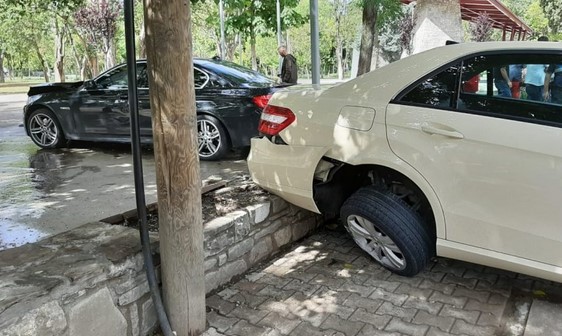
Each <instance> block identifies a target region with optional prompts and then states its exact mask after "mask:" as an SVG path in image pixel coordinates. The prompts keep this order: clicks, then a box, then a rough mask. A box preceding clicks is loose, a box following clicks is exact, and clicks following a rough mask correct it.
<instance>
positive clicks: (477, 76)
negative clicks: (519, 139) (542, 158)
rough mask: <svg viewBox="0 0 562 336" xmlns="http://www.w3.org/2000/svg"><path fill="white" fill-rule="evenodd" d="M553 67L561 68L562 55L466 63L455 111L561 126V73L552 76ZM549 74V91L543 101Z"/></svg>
mask: <svg viewBox="0 0 562 336" xmlns="http://www.w3.org/2000/svg"><path fill="white" fill-rule="evenodd" d="M557 64H561V65H562V55H556V54H542V55H541V54H537V53H532V54H530V53H529V54H519V55H518V54H500V55H482V56H476V57H471V58H469V59H466V60H464V62H463V66H462V76H461V86H460V95H459V99H458V109H459V110H461V111H467V112H477V113H484V114H488V115H490V116H497V117H502V118H511V119H515V120H520V121H527V122H537V123H547V124H554V125H557V126H562V109H561V105H562V72H561V73H560V75H556V70H555V69H556V65H557ZM549 69H550V70H549ZM561 70H562V66H561ZM549 71H550V77H551V82H549V87H550V90H549V95H548V96H547V99H545V96H544V85H545V79H547V78H548V77H549V76H548V75H549ZM558 76H559V77H558ZM557 79H558V80H559V81H560V83H559V85H557V82H556V80H557Z"/></svg>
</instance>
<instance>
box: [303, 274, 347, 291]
mask: <svg viewBox="0 0 562 336" xmlns="http://www.w3.org/2000/svg"><path fill="white" fill-rule="evenodd" d="M344 283H345V280H342V279H337V278H333V277H329V276H326V275H324V274H318V275H317V276H315V277H314V279H312V280H311V281H310V282H309V284H312V285H320V286H326V287H329V288H339V287H341V286H342V285H343V284H344Z"/></svg>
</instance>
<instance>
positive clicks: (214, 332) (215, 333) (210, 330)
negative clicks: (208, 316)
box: [201, 327, 224, 336]
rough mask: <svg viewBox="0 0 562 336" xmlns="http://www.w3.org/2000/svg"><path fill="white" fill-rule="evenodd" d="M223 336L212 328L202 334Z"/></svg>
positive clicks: (202, 335) (205, 335)
mask: <svg viewBox="0 0 562 336" xmlns="http://www.w3.org/2000/svg"><path fill="white" fill-rule="evenodd" d="M223 335H224V334H223V333H220V332H218V331H217V329H215V328H212V327H211V328H209V329H207V330H205V332H204V333H202V334H201V336H223Z"/></svg>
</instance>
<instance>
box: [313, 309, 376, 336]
mask: <svg viewBox="0 0 562 336" xmlns="http://www.w3.org/2000/svg"><path fill="white" fill-rule="evenodd" d="M364 325H365V324H364V323H363V322H356V321H348V320H345V319H342V318H340V317H339V316H337V315H333V314H330V315H328V317H327V318H326V320H324V322H323V323H322V325H320V327H321V328H323V329H333V330H336V331H340V332H342V333H343V334H344V335H346V336H355V335H357V334H358V333H359V330H361V329H362V328H363V326H364Z"/></svg>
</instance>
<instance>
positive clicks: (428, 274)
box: [416, 270, 445, 283]
mask: <svg viewBox="0 0 562 336" xmlns="http://www.w3.org/2000/svg"><path fill="white" fill-rule="evenodd" d="M416 276H417V277H421V278H424V279H425V280H430V281H433V282H437V283H439V282H441V280H443V278H444V277H445V273H442V272H435V271H431V270H426V271H423V272H421V273H419V274H418V275H416Z"/></svg>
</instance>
